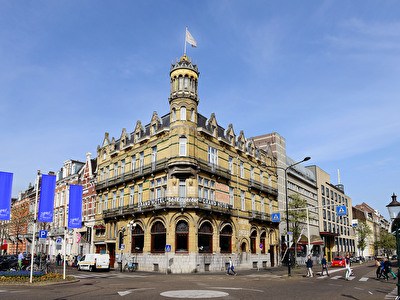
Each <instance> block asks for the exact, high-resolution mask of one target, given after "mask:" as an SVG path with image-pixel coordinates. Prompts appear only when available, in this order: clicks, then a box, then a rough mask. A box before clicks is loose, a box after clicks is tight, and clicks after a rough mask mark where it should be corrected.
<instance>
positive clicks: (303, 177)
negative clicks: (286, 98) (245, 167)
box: [252, 132, 323, 263]
mask: <svg viewBox="0 0 400 300" xmlns="http://www.w3.org/2000/svg"><path fill="white" fill-rule="evenodd" d="M252 139H253V141H254V144H255V145H256V147H259V148H261V149H264V150H266V151H268V150H269V151H271V152H272V153H273V156H274V157H275V158H276V160H277V166H278V170H277V173H278V202H279V211H280V212H281V214H282V215H283V216H285V213H286V179H287V193H288V201H289V202H290V201H291V197H292V196H293V195H295V194H297V195H299V196H300V198H301V199H304V200H306V202H307V209H306V208H305V210H304V211H305V212H306V216H307V215H308V218H305V219H304V221H303V222H301V224H299V227H301V228H302V234H301V236H300V239H299V240H298V241H296V243H297V242H298V245H299V246H298V248H297V253H298V256H299V257H298V258H297V259H296V260H297V262H298V263H302V262H304V259H303V260H302V259H301V257H303V258H304V257H306V254H307V253H311V254H312V255H313V256H317V257H318V256H320V255H321V252H322V246H323V241H322V239H321V237H320V234H319V233H320V232H319V215H318V213H319V212H318V209H311V208H313V207H317V206H318V196H317V195H318V193H317V184H316V180H315V175H314V173H312V172H311V171H310V170H308V169H307V168H306V167H305V166H303V165H302V164H297V165H295V166H293V167H291V168H288V167H289V166H291V165H292V164H294V163H295V161H294V160H292V159H291V158H290V157H288V156H287V154H286V141H285V139H284V137H282V136H281V135H279V134H278V133H276V132H273V133H269V134H264V135H260V136H256V137H253V138H252ZM285 170H286V173H287V174H286V176H285ZM285 220H286V219H285V218H283V219H282V222H281V223H280V226H279V231H280V237H281V243H282V244H284V243H285V241H286V232H287V228H286V225H287V224H286V222H285ZM308 238H310V242H308ZM284 248H285V247H284V246H282V249H284ZM282 254H283V253H282Z"/></svg>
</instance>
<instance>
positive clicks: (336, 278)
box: [331, 275, 343, 280]
mask: <svg viewBox="0 0 400 300" xmlns="http://www.w3.org/2000/svg"><path fill="white" fill-rule="evenodd" d="M342 277H343V276H340V275H339V276H333V277H332V278H331V279H332V280H338V279H339V278H342Z"/></svg>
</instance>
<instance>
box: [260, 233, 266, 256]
mask: <svg viewBox="0 0 400 300" xmlns="http://www.w3.org/2000/svg"><path fill="white" fill-rule="evenodd" d="M265 238H266V233H265V231H264V232H263V233H262V234H261V236H260V244H261V245H262V248H261V254H265Z"/></svg>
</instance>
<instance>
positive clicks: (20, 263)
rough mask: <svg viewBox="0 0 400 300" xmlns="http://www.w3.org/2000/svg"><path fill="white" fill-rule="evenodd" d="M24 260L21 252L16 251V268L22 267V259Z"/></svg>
mask: <svg viewBox="0 0 400 300" xmlns="http://www.w3.org/2000/svg"><path fill="white" fill-rule="evenodd" d="M23 260H24V254H23V253H22V252H19V253H18V268H19V269H20V270H21V269H22V261H23Z"/></svg>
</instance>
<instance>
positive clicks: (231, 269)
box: [226, 257, 237, 276]
mask: <svg viewBox="0 0 400 300" xmlns="http://www.w3.org/2000/svg"><path fill="white" fill-rule="evenodd" d="M226 274H227V275H234V276H236V274H237V273H236V272H235V267H234V265H233V262H232V257H229V265H228V270H227V271H226Z"/></svg>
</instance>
